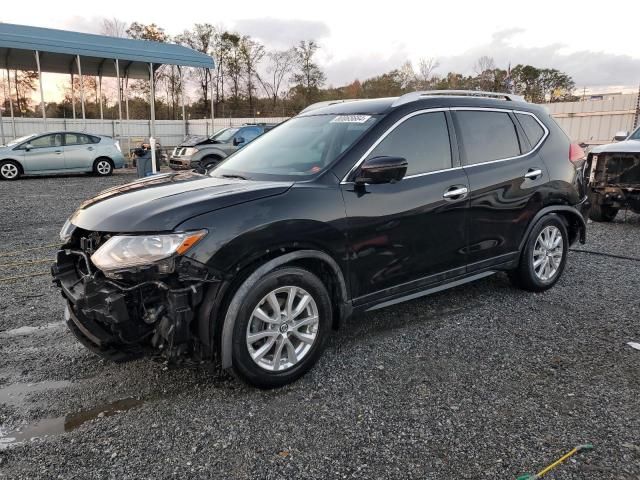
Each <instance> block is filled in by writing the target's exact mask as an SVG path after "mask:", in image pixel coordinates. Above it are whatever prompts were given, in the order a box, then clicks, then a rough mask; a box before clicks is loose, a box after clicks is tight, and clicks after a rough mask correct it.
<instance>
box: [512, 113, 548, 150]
mask: <svg viewBox="0 0 640 480" xmlns="http://www.w3.org/2000/svg"><path fill="white" fill-rule="evenodd" d="M516 118H517V119H518V121H519V122H520V125H521V126H522V129H523V130H524V134H525V135H526V136H527V140H529V144H530V145H531V148H532V149H533V148H535V147H536V146H537V145H538V143H540V140H542V137H544V129H543V128H542V125H540V122H538V120H536V119H535V117H534V116H533V115H527V114H526V113H516Z"/></svg>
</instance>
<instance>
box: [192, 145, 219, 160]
mask: <svg viewBox="0 0 640 480" xmlns="http://www.w3.org/2000/svg"><path fill="white" fill-rule="evenodd" d="M211 156H216V157H220V158H227V157H228V155H227V154H226V153H225V152H224V151H223V150H221V149H220V148H217V147H213V146H212V147H206V146H205V148H201V146H199V147H198V151H197V152H196V153H195V154H194V155H193V156H192V157H191V162H192V163H195V162H199V161H200V160H202V159H203V158H205V157H211Z"/></svg>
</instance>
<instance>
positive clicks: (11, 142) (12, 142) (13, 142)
mask: <svg viewBox="0 0 640 480" xmlns="http://www.w3.org/2000/svg"><path fill="white" fill-rule="evenodd" d="M33 137H35V134H33V133H32V134H31V135H25V136H24V137H20V138H16V139H15V140H11V141H10V142H9V143H7V147H13V146H14V145H17V144H19V143H22V142H24V141H25V140H29V139H30V138H33Z"/></svg>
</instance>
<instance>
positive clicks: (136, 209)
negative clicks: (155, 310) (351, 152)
mask: <svg viewBox="0 0 640 480" xmlns="http://www.w3.org/2000/svg"><path fill="white" fill-rule="evenodd" d="M292 185H293V182H260V181H252V180H239V179H226V178H213V177H209V176H207V175H200V174H197V173H193V172H186V173H168V174H163V175H155V176H153V177H148V178H145V179H142V180H138V181H136V182H132V183H128V184H126V185H121V186H118V187H114V188H110V189H108V190H105V191H103V192H101V193H99V194H98V195H96V196H95V197H93V198H91V199H89V200H86V201H85V202H83V203H82V204H81V205H80V208H78V210H76V212H75V213H74V214H73V215H72V216H71V218H70V219H69V221H70V222H71V223H72V224H73V225H75V226H77V227H80V228H83V229H85V230H91V231H100V232H157V231H171V230H173V229H174V228H175V227H177V226H178V225H179V224H180V223H182V222H184V221H185V220H187V219H189V218H191V217H195V216H197V215H202V214H203V213H207V212H211V211H213V210H218V209H220V208H225V207H230V206H232V205H237V204H239V203H244V202H250V201H252V200H257V199H260V198H264V197H269V196H272V195H279V194H281V193H284V192H286V191H287V190H288V189H289V188H290V187H291V186H292Z"/></svg>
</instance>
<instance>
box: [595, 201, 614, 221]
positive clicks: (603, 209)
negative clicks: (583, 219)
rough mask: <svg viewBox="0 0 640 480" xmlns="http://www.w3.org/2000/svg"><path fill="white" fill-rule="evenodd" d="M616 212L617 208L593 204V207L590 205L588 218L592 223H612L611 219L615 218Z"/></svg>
mask: <svg viewBox="0 0 640 480" xmlns="http://www.w3.org/2000/svg"><path fill="white" fill-rule="evenodd" d="M618 211H619V209H618V208H615V207H610V206H608V205H600V204H599V203H594V204H593V205H591V210H590V211H589V218H590V219H591V220H593V221H594V222H612V221H613V219H614V218H616V215H617V214H618Z"/></svg>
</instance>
